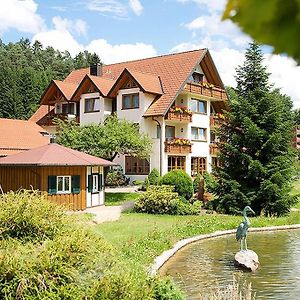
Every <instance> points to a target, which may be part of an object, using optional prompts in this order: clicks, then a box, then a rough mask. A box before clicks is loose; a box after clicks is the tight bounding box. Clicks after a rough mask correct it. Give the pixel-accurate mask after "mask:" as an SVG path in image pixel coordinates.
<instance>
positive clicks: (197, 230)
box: [95, 212, 300, 269]
mask: <svg viewBox="0 0 300 300" xmlns="http://www.w3.org/2000/svg"><path fill="white" fill-rule="evenodd" d="M240 221H241V216H227V215H202V216H169V215H148V214H137V213H127V214H123V215H122V217H121V219H120V220H119V221H117V222H111V223H103V224H99V225H97V226H95V230H96V231H97V232H98V233H99V234H101V235H102V236H103V237H104V238H105V239H106V240H108V241H109V242H110V243H111V244H112V245H113V246H115V248H116V249H118V252H119V254H120V255H121V257H122V258H124V259H125V260H127V261H129V263H132V264H135V265H139V266H140V267H142V268H144V269H145V268H147V267H149V265H150V264H151V263H152V262H153V260H154V258H155V257H156V256H158V255H160V254H161V253H162V252H163V251H164V250H167V249H169V248H171V247H172V246H173V245H174V244H175V243H176V242H177V241H179V240H181V239H183V238H187V237H191V236H194V235H198V234H205V233H211V232H214V231H217V230H226V229H233V228H236V227H237V226H238V224H239V223H240ZM299 223H300V212H292V213H291V214H290V215H289V216H287V217H280V218H267V217H257V218H251V224H252V227H263V226H279V225H288V224H299Z"/></svg>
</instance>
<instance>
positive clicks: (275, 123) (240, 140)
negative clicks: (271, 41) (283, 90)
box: [214, 43, 295, 215]
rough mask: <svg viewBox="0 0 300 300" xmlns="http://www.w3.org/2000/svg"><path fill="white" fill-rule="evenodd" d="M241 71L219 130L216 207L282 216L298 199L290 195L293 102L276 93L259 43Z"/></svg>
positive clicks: (247, 56)
mask: <svg viewBox="0 0 300 300" xmlns="http://www.w3.org/2000/svg"><path fill="white" fill-rule="evenodd" d="M245 56H246V60H245V62H244V64H243V66H240V67H239V68H238V69H237V77H236V79H237V89H236V98H235V99H234V100H231V101H230V111H229V112H227V113H226V119H225V121H224V123H223V125H222V126H221V127H220V129H219V130H218V135H219V138H220V141H222V142H220V143H219V146H220V156H219V160H220V166H219V167H217V168H216V169H215V173H216V175H217V185H216V187H215V189H214V192H215V193H216V195H217V196H218V198H217V199H216V202H215V204H216V208H217V209H219V210H221V211H223V212H226V213H234V214H236V213H239V212H240V211H241V210H242V209H243V208H244V206H246V205H250V206H251V207H252V209H254V211H255V212H256V213H257V214H260V213H261V212H264V213H265V214H271V215H281V214H285V213H287V212H288V211H289V209H290V207H291V205H292V204H293V203H294V201H295V197H292V196H290V194H289V191H290V188H291V184H290V183H291V178H292V166H293V156H294V153H293V150H292V148H291V133H292V125H293V117H292V112H291V108H292V102H291V100H290V98H288V97H287V96H283V95H281V94H280V92H279V91H278V90H271V86H270V84H269V82H268V79H269V74H268V73H267V72H266V67H264V66H263V55H262V52H261V50H260V48H259V46H258V45H257V44H256V43H251V44H250V46H249V48H248V49H247V51H246V54H245Z"/></svg>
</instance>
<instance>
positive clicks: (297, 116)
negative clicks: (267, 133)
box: [293, 108, 300, 125]
mask: <svg viewBox="0 0 300 300" xmlns="http://www.w3.org/2000/svg"><path fill="white" fill-rule="evenodd" d="M293 113H294V124H295V125H300V109H299V108H298V109H295V110H294V111H293Z"/></svg>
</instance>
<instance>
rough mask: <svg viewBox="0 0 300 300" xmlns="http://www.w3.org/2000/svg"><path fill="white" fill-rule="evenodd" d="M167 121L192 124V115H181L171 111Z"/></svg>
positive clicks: (184, 113)
mask: <svg viewBox="0 0 300 300" xmlns="http://www.w3.org/2000/svg"><path fill="white" fill-rule="evenodd" d="M165 119H166V120H169V121H175V122H183V123H190V122H192V114H191V113H186V112H183V113H181V112H175V111H169V112H168V113H167V114H166V116H165Z"/></svg>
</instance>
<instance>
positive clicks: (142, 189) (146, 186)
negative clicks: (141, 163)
mask: <svg viewBox="0 0 300 300" xmlns="http://www.w3.org/2000/svg"><path fill="white" fill-rule="evenodd" d="M149 186H150V182H149V178H148V176H147V177H146V179H145V181H144V183H143V184H142V186H141V187H140V188H139V190H140V191H147V189H148V187H149Z"/></svg>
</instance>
